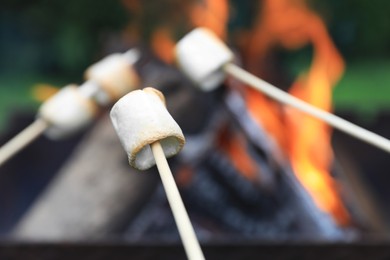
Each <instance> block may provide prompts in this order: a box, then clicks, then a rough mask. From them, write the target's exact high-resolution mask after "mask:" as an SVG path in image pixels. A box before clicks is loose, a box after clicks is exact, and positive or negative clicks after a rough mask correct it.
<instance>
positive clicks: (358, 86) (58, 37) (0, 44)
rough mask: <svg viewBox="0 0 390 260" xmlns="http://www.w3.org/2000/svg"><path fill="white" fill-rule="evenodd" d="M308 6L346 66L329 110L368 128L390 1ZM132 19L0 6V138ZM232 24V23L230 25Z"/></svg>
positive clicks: (99, 8) (50, 5)
mask: <svg viewBox="0 0 390 260" xmlns="http://www.w3.org/2000/svg"><path fill="white" fill-rule="evenodd" d="M140 2H141V3H142V1H140ZM146 2H148V4H151V3H150V1H146ZM167 2H174V1H167ZM249 2H253V1H235V4H236V5H238V6H239V7H240V5H241V6H242V7H243V8H242V10H245V6H250V4H248V3H249ZM309 3H310V4H311V5H312V6H313V8H314V9H315V10H316V11H317V12H319V13H320V14H321V16H322V17H323V18H324V19H325V21H326V22H327V24H328V28H329V31H330V33H331V35H332V37H333V39H334V41H335V43H336V45H337V47H338V48H339V50H340V51H341V53H342V55H343V56H344V58H345V59H346V64H347V70H346V72H345V74H344V76H343V78H342V80H341V82H340V83H339V84H338V86H337V87H336V88H335V91H334V103H335V107H336V110H337V111H354V113H357V114H358V115H359V117H361V118H363V119H364V120H373V119H375V117H376V115H378V114H379V113H380V112H383V111H388V110H389V108H390V102H389V101H390V16H389V15H388V12H389V10H390V1H385V0H371V1H367V0H344V1H338V0H328V1H319V0H317V1H315V0H311V1H309ZM157 11H159V10H157ZM173 11H174V10H173ZM236 17H238V19H240V17H239V16H236ZM242 17H245V16H242ZM131 19H132V17H131V16H130V15H129V14H128V13H126V11H125V9H124V8H123V6H122V4H121V1H112V0H100V1H92V0H84V1H75V0H66V1H64V0H56V1H49V0H37V1H27V0H3V1H2V4H1V8H0V130H1V129H3V128H4V126H5V124H6V122H7V119H8V117H9V116H10V115H11V114H12V111H14V110H15V109H17V110H23V109H26V110H27V109H30V110H31V111H34V109H36V108H37V107H38V105H39V104H38V102H36V101H34V99H33V98H32V94H31V91H32V88H33V86H34V85H35V84H37V83H48V84H52V85H55V86H59V87H60V86H63V85H64V84H66V83H70V82H75V83H80V82H81V81H82V76H83V71H84V70H85V68H86V67H88V66H89V65H90V64H91V63H93V62H95V61H97V60H98V59H99V58H101V57H100V56H99V53H100V51H101V49H102V46H103V45H104V44H105V41H107V39H108V38H110V35H112V34H116V33H118V34H119V33H120V32H121V30H123V28H125V26H126V24H127V23H128V21H129V20H131ZM235 22H239V21H234V20H233V21H231V23H235ZM310 55H311V53H310V50H309V49H303V50H301V51H299V52H296V53H292V54H291V55H289V56H288V59H287V64H288V67H289V69H290V70H291V73H296V72H297V71H300V70H301V69H302V68H305V67H307V66H308V62H309V61H310Z"/></svg>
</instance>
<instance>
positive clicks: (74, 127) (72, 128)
mask: <svg viewBox="0 0 390 260" xmlns="http://www.w3.org/2000/svg"><path fill="white" fill-rule="evenodd" d="M96 111H97V107H96V105H95V103H94V102H93V101H91V100H90V99H88V98H86V97H85V96H83V95H82V94H81V93H80V91H79V88H78V87H77V86H75V85H68V86H66V87H64V88H62V89H61V90H60V91H59V92H58V93H57V94H55V95H54V96H53V97H51V98H50V99H48V100H47V101H46V102H45V103H43V104H42V106H41V107H40V108H39V113H38V116H39V117H40V118H42V119H44V120H45V121H47V122H48V123H49V125H50V126H49V128H48V129H47V130H46V132H45V134H46V135H47V136H49V137H50V138H52V139H60V138H63V137H66V136H68V135H71V134H72V133H74V132H76V131H78V130H80V129H82V128H84V127H85V126H86V125H88V124H89V123H90V122H91V121H92V120H93V118H94V117H95V114H96Z"/></svg>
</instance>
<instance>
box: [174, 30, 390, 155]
mask: <svg viewBox="0 0 390 260" xmlns="http://www.w3.org/2000/svg"><path fill="white" fill-rule="evenodd" d="M176 57H177V60H178V64H179V67H180V68H181V69H182V71H183V72H184V73H185V74H186V75H187V76H188V77H189V78H190V79H192V80H193V81H194V82H195V83H197V84H198V86H199V87H200V88H201V89H203V90H204V91H210V90H213V89H215V88H217V87H218V86H219V85H220V83H221V82H222V81H223V80H224V79H225V78H226V74H229V75H230V76H232V77H234V78H236V79H238V80H240V81H242V82H244V83H246V84H248V85H249V86H250V87H252V88H254V89H256V90H258V91H260V92H262V93H264V94H265V95H267V96H269V97H271V98H273V99H275V100H277V101H279V102H281V103H283V104H286V105H289V106H292V107H294V108H296V109H299V110H301V111H302V112H305V113H307V114H308V115H310V116H313V117H315V118H318V119H320V120H322V121H324V122H326V123H327V124H329V125H331V126H333V127H334V128H336V129H338V130H340V131H343V132H345V133H347V134H349V135H351V136H353V137H355V138H357V139H360V140H362V141H365V142H367V143H368V144H371V145H373V146H375V147H377V148H379V149H382V150H383V151H385V152H388V153H390V140H388V139H386V138H384V137H382V136H380V135H378V134H375V133H373V132H371V131H368V130H366V129H364V128H362V127H360V126H357V125H355V124H352V123H351V122H349V121H347V120H345V119H342V118H340V117H338V116H336V115H334V114H332V113H329V112H326V111H324V110H321V109H319V108H317V107H315V106H313V105H311V104H309V103H306V102H304V101H302V100H300V99H298V98H296V97H294V96H292V95H290V94H288V93H286V92H284V91H282V90H280V89H278V88H276V87H275V86H273V85H271V84H269V83H267V82H265V81H263V80H261V79H259V78H258V77H256V76H254V75H252V74H251V73H249V72H247V71H245V70H244V69H242V68H240V67H238V66H236V65H234V64H233V62H232V61H233V59H234V55H233V53H232V52H231V51H230V50H229V48H228V47H227V46H226V45H225V44H224V43H223V42H222V41H221V40H220V39H218V37H217V36H215V35H214V34H213V33H212V32H211V31H209V30H208V29H205V28H197V29H195V30H193V31H192V32H190V33H189V34H187V35H186V36H185V37H184V38H183V39H182V40H180V41H179V43H178V44H177V45H176Z"/></svg>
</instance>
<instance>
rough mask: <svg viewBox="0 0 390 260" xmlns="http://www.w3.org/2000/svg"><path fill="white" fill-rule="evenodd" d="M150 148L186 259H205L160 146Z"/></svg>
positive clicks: (157, 144)
mask: <svg viewBox="0 0 390 260" xmlns="http://www.w3.org/2000/svg"><path fill="white" fill-rule="evenodd" d="M151 148H152V152H153V155H154V158H155V160H156V164H157V169H158V171H159V173H160V177H161V180H162V183H163V186H164V189H165V193H166V194H167V198H168V202H169V205H170V206H171V209H172V213H173V217H174V218H175V221H176V225H177V228H178V230H179V234H180V237H181V240H182V241H183V245H184V249H185V251H186V254H187V257H188V259H190V260H201V259H205V258H204V255H203V252H202V249H201V248H200V245H199V241H198V240H197V238H196V235H195V231H194V228H193V227H192V225H191V222H190V219H189V217H188V214H187V211H186V209H185V207H184V204H183V201H182V199H181V197H180V193H179V190H178V188H177V186H176V183H175V180H174V178H173V175H172V172H171V170H170V168H169V165H168V162H167V159H166V158H165V155H164V151H163V149H162V147H161V144H160V143H159V142H155V143H153V144H152V145H151Z"/></svg>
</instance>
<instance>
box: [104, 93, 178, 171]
mask: <svg viewBox="0 0 390 260" xmlns="http://www.w3.org/2000/svg"><path fill="white" fill-rule="evenodd" d="M153 91H154V92H155V93H153ZM153 91H152V90H151V88H146V89H145V90H135V91H132V92H131V93H129V94H127V95H126V96H124V97H122V98H121V99H120V100H119V101H118V102H117V103H116V104H115V105H114V106H113V108H112V110H111V113H110V116H111V120H112V123H113V125H114V128H115V130H116V133H117V134H118V136H119V139H120V141H121V143H122V146H123V148H124V149H125V151H126V152H127V154H128V158H129V163H130V165H131V166H133V167H134V168H137V169H140V170H146V169H148V168H150V167H152V166H153V165H155V164H156V161H155V159H154V157H153V153H152V151H151V148H150V146H149V145H150V144H152V143H154V142H158V141H159V142H160V143H161V146H162V148H163V150H164V154H165V156H166V157H171V156H174V155H175V154H177V153H178V152H179V151H180V150H181V149H182V147H183V145H184V142H185V139H184V135H183V133H182V131H181V129H180V127H179V126H178V124H177V123H176V122H175V120H174V119H173V118H172V116H171V115H170V114H169V112H168V111H167V109H166V107H165V105H164V100H162V99H161V97H163V96H162V94H161V92H159V91H158V90H154V89H153ZM156 93H157V95H156Z"/></svg>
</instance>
